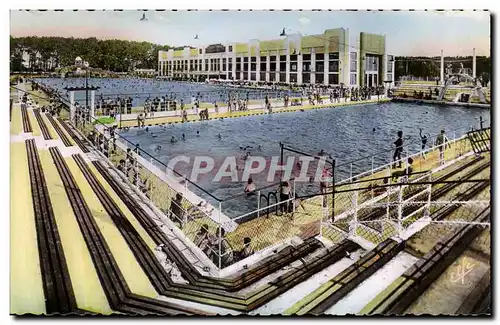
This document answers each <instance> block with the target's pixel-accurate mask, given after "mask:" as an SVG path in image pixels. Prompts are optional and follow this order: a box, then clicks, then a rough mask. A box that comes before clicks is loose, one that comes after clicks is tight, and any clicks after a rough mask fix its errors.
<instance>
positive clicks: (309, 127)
mask: <svg viewBox="0 0 500 325" xmlns="http://www.w3.org/2000/svg"><path fill="white" fill-rule="evenodd" d="M489 114H490V111H489V110H483V109H464V108H457V107H451V106H442V107H439V106H426V105H416V104H399V103H385V104H371V105H359V106H353V107H342V108H333V109H322V110H311V111H305V112H293V113H280V114H272V115H260V116H251V117H244V118H237V119H224V120H215V121H204V122H194V123H186V124H175V125H174V124H173V125H169V126H165V127H150V128H149V132H146V130H145V129H138V128H132V129H130V130H129V131H127V132H122V133H121V136H123V137H124V138H125V139H127V140H129V141H131V142H133V143H138V144H139V145H140V147H141V148H142V149H144V150H146V151H147V152H149V153H150V154H152V155H153V156H154V157H156V158H157V159H158V160H160V161H162V162H164V163H165V164H167V163H168V162H169V161H170V160H171V159H173V158H174V157H179V156H187V157H189V158H191V163H192V162H193V161H194V157H195V156H208V157H211V158H213V159H214V161H215V166H216V168H215V169H214V170H215V171H214V172H212V173H207V174H205V175H201V176H200V177H198V179H197V184H198V185H199V186H201V187H202V188H204V189H206V190H207V191H208V192H210V193H212V194H214V195H215V196H217V197H218V198H227V197H231V196H233V195H235V194H238V193H242V192H243V189H244V186H245V182H246V179H245V180H243V179H242V177H241V176H242V175H241V172H240V173H239V178H238V179H239V181H238V182H232V181H231V180H230V178H229V177H226V178H222V179H221V180H220V181H214V176H215V173H216V170H217V167H220V165H221V163H222V162H223V161H224V159H225V158H226V157H228V156H235V157H236V160H237V162H238V165H239V166H244V164H245V162H244V161H243V160H242V159H241V157H242V156H243V155H244V151H243V150H242V149H241V147H247V146H251V147H252V149H250V151H251V155H252V156H262V157H265V158H266V160H269V158H270V157H273V156H275V157H279V155H280V146H279V142H284V143H287V144H290V145H291V146H293V147H295V148H298V149H300V150H302V151H305V152H308V153H311V154H317V153H318V152H319V151H320V150H321V149H323V150H325V151H326V152H327V153H328V154H330V155H332V156H333V158H334V159H336V163H337V165H344V166H341V167H339V168H337V169H336V175H335V178H336V180H340V179H345V178H346V177H349V174H350V172H351V171H350V166H349V164H347V165H345V163H348V162H350V161H353V160H356V159H358V158H360V157H364V156H370V155H372V154H376V156H375V158H374V162H375V166H377V165H382V164H384V163H387V162H389V161H390V160H389V159H390V158H391V157H392V152H387V151H384V150H387V149H390V147H391V145H392V143H393V142H394V141H395V140H396V138H397V136H396V134H397V131H398V130H402V131H403V132H404V139H405V145H408V147H407V148H406V149H405V150H406V151H410V152H411V153H415V152H417V151H418V150H419V148H420V145H421V143H420V137H419V128H422V129H423V132H424V133H426V134H430V135H431V136H435V135H437V134H438V133H439V131H440V130H441V129H444V130H446V132H447V135H448V137H450V138H452V137H453V134H454V133H455V134H456V136H457V137H458V136H459V135H462V134H464V133H466V132H467V131H468V130H470V129H471V127H472V126H473V127H475V128H478V127H479V117H480V116H482V117H483V120H484V121H485V122H484V123H485V125H489ZM374 128H375V132H373V129H374ZM197 131H199V134H200V135H199V136H197ZM183 133H184V134H185V136H186V140H185V141H183V140H182V134H183ZM219 134H220V135H221V139H219V137H218V135H219ZM172 136H174V137H175V138H176V139H177V140H178V142H176V143H173V144H172V143H170V139H171V137H172ZM433 141H434V140H433V139H432V138H431V139H430V140H429V141H428V144H429V145H430V144H432V143H433ZM259 145H260V146H261V149H260V150H259V148H258V146H259ZM158 146H161V148H159V147H158ZM352 168H353V175H355V174H357V173H360V172H362V171H365V170H367V169H370V168H371V158H370V159H364V160H361V161H359V162H357V163H355V164H354V165H353V167H352ZM175 169H176V171H178V172H180V173H181V174H182V175H185V176H188V177H189V175H191V172H192V164H184V163H180V164H177V165H176V168H175ZM267 177H268V170H267V169H266V170H264V171H263V172H262V173H259V174H257V175H252V178H253V179H254V181H255V183H256V186H257V188H260V187H264V186H266V185H269V184H270V182H269V181H268V180H267ZM276 181H277V179H274V182H276ZM273 190H275V188H273ZM317 191H318V185H317V184H309V183H304V184H301V185H300V186H297V192H298V193H300V194H311V193H317ZM198 194H200V193H198ZM204 198H205V199H208V197H206V195H205V197H204ZM224 205H225V206H224V213H226V214H227V215H229V216H230V217H235V216H239V215H242V214H244V213H247V212H250V211H252V210H253V209H255V208H256V207H257V200H256V199H255V198H247V197H240V198H238V199H234V200H231V201H229V202H225V203H224Z"/></svg>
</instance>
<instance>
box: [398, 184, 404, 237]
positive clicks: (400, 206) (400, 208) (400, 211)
mask: <svg viewBox="0 0 500 325" xmlns="http://www.w3.org/2000/svg"><path fill="white" fill-rule="evenodd" d="M402 215H403V186H399V193H398V234H399V237H402V232H403V227H402V224H401V219H402V217H403V216H402Z"/></svg>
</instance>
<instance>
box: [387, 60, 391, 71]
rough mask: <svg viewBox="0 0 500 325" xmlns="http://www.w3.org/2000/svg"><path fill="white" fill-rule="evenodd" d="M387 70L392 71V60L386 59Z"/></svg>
mask: <svg viewBox="0 0 500 325" xmlns="http://www.w3.org/2000/svg"><path fill="white" fill-rule="evenodd" d="M387 72H391V73H392V62H391V61H387Z"/></svg>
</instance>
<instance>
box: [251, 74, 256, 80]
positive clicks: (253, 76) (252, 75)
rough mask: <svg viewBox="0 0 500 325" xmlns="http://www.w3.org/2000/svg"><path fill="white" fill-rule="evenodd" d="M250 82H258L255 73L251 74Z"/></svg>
mask: <svg viewBox="0 0 500 325" xmlns="http://www.w3.org/2000/svg"><path fill="white" fill-rule="evenodd" d="M250 80H253V81H256V80H257V76H256V74H255V73H250Z"/></svg>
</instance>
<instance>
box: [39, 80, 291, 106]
mask: <svg viewBox="0 0 500 325" xmlns="http://www.w3.org/2000/svg"><path fill="white" fill-rule="evenodd" d="M33 80H34V81H35V82H37V83H40V84H44V85H46V86H50V87H52V88H55V89H58V90H60V91H61V92H62V94H63V95H65V96H66V98H67V99H68V100H69V93H67V92H66V90H65V89H64V88H65V87H84V86H85V78H65V79H62V78H39V79H33ZM88 84H89V85H90V86H97V87H100V89H99V90H97V91H96V101H97V100H98V99H99V96H100V95H101V94H102V95H103V98H104V99H107V98H113V99H115V98H117V97H119V96H120V97H122V98H123V97H130V98H132V106H142V105H143V104H144V101H145V100H146V99H147V98H151V99H153V98H155V97H160V96H166V95H171V94H174V95H175V97H176V98H177V99H178V100H180V99H182V100H183V101H184V103H191V99H192V96H194V95H196V94H197V93H200V97H201V99H200V101H201V102H210V103H212V102H213V101H215V100H217V101H225V100H226V99H227V92H228V91H230V92H232V93H234V92H238V93H239V94H240V96H241V98H246V96H247V94H248V97H249V99H262V98H264V96H265V92H263V91H262V90H259V89H251V88H243V89H241V88H228V87H223V86H219V85H210V84H202V83H188V82H177V81H165V80H154V79H132V78H130V79H126V78H120V79H113V78H91V79H89V81H88ZM276 93H277V91H273V94H276ZM280 93H283V94H284V93H285V92H284V91H281V92H280ZM287 93H288V94H290V95H292V94H293V93H290V92H287ZM75 101H77V102H78V103H80V104H81V105H83V104H85V92H84V91H77V92H75Z"/></svg>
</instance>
